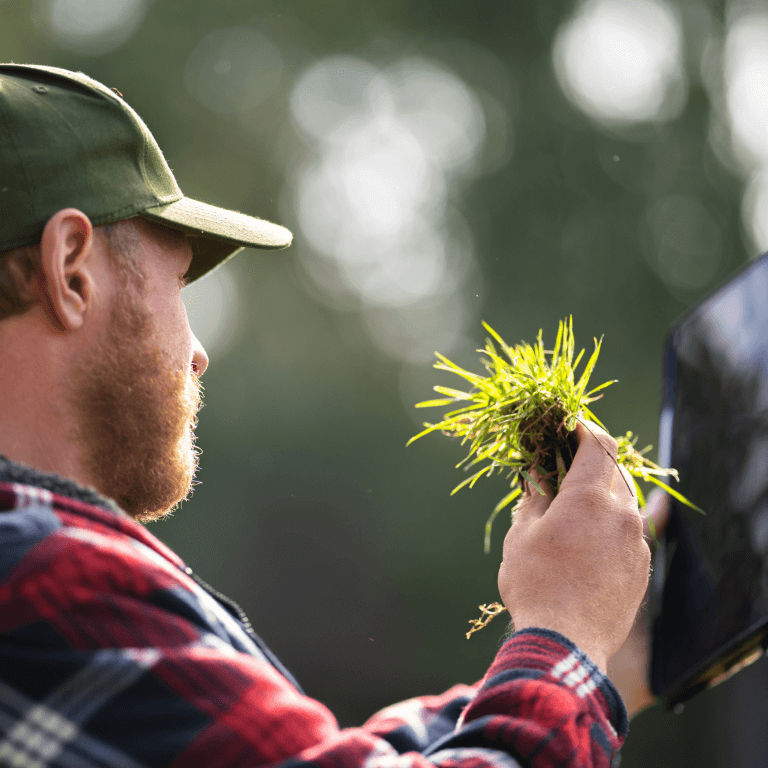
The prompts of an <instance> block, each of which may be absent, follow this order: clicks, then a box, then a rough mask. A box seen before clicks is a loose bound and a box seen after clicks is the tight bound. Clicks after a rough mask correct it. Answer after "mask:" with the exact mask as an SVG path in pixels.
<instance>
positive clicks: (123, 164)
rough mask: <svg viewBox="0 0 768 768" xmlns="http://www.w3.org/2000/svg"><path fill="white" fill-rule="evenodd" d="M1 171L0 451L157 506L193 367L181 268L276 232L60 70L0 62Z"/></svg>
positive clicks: (186, 412) (189, 274) (197, 349)
mask: <svg viewBox="0 0 768 768" xmlns="http://www.w3.org/2000/svg"><path fill="white" fill-rule="evenodd" d="M0 182H1V183H0V453H4V454H6V455H7V456H8V457H9V458H11V459H13V460H16V461H19V462H21V463H24V464H27V465H29V466H33V467H37V468H39V469H42V470H45V471H52V472H56V473H58V474H60V475H62V476H64V477H70V478H72V479H75V480H77V481H79V482H81V483H83V484H87V485H92V486H94V487H95V488H96V489H97V490H99V491H100V492H101V493H103V494H105V495H107V496H110V497H112V498H114V499H115V500H116V501H117V502H118V503H119V504H120V505H121V506H122V507H123V509H125V510H126V511H127V512H128V513H129V514H131V515H132V516H133V517H135V518H137V519H141V520H147V519H153V518H155V517H158V516H161V515H162V514H164V513H165V512H166V511H167V510H169V509H170V508H172V507H173V506H174V505H175V504H176V503H178V502H179V501H180V500H182V499H183V498H185V497H186V496H187V494H188V492H189V489H190V487H191V484H192V481H193V477H194V473H195V469H196V466H197V454H196V450H195V447H194V433H193V429H194V426H195V423H196V413H197V411H198V409H199V407H200V385H199V382H198V377H199V376H200V375H202V373H203V371H204V370H205V368H206V366H207V364H208V360H207V357H206V355H205V351H204V350H203V349H202V347H201V346H200V344H199V342H198V341H197V339H196V338H195V337H194V335H193V334H192V332H191V330H190V328H189V323H188V321H187V316H186V311H185V309H184V305H183V303H182V301H181V295H180V291H181V288H182V287H183V285H184V282H185V279H186V280H194V279H196V278H197V277H199V276H201V275H203V274H205V273H206V272H207V271H209V270H210V269H212V268H214V267H215V266H216V265H217V264H219V263H221V262H222V261H223V260H225V259H226V258H228V257H229V256H231V255H232V254H233V253H235V252H237V251H238V250H240V249H241V247H242V246H244V245H252V246H255V247H258V248H282V247H285V246H287V245H288V244H289V243H290V240H291V235H290V232H288V231H287V230H285V229H283V228H282V227H279V226H277V225H274V224H270V223H269V222H265V221H262V220H260V219H254V218H252V217H248V216H244V215H242V214H239V213H236V212H233V211H226V210H222V209H218V208H215V207H213V206H209V205H207V204H204V203H199V202H197V201H193V200H189V199H188V198H185V197H184V196H183V195H182V193H181V191H180V190H179V188H178V186H177V185H176V181H175V179H174V178H173V175H172V174H171V171H170V169H169V168H168V166H167V164H166V163H165V160H164V159H163V157H162V154H161V152H160V150H159V148H158V147H157V144H156V143H155V141H154V139H153V138H152V136H151V134H150V133H149V131H148V129H147V128H146V126H145V125H144V123H143V122H142V121H141V120H140V118H139V117H138V115H136V113H135V112H133V110H132V109H131V108H130V107H129V106H128V105H127V104H126V103H125V102H124V101H123V100H122V98H120V97H119V96H118V95H116V94H115V93H113V92H112V91H110V90H109V89H107V88H105V87H104V86H103V85H101V84H99V83H97V82H95V81H93V80H90V78H87V77H86V76H84V75H82V74H79V73H71V72H66V71H65V70H58V69H53V68H44V67H29V66H24V65H0ZM185 276H186V278H185Z"/></svg>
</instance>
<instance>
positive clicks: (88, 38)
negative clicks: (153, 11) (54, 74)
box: [42, 0, 149, 55]
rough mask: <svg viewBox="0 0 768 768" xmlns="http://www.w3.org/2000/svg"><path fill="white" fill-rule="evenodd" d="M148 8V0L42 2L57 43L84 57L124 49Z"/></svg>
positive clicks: (64, 0) (56, 0) (51, 0)
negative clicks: (123, 46) (122, 47)
mask: <svg viewBox="0 0 768 768" xmlns="http://www.w3.org/2000/svg"><path fill="white" fill-rule="evenodd" d="M46 5H47V7H46ZM148 6H149V3H148V0H110V1H109V2H104V0H48V2H47V3H45V0H42V7H43V10H44V11H45V13H44V14H43V15H44V16H45V17H47V19H48V23H49V24H50V29H51V32H52V33H53V36H54V38H55V39H56V42H57V43H59V44H60V45H61V46H62V47H64V48H68V49H70V50H73V51H76V52H77V53H82V54H86V55H101V54H104V53H109V52H110V51H113V50H115V49H116V48H119V47H120V46H121V45H123V43H125V42H126V41H128V40H129V39H130V38H131V37H132V36H133V34H134V33H135V32H136V30H137V29H138V28H139V26H141V23H142V22H143V21H144V17H145V16H146V13H147V10H148Z"/></svg>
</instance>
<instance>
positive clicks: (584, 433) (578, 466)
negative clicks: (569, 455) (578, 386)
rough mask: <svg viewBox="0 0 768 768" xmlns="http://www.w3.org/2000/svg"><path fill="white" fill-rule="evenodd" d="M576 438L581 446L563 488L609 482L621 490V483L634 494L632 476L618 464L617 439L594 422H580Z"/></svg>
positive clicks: (613, 487) (611, 486) (603, 484)
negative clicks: (625, 472) (623, 471)
mask: <svg viewBox="0 0 768 768" xmlns="http://www.w3.org/2000/svg"><path fill="white" fill-rule="evenodd" d="M576 439H577V440H578V442H579V448H578V450H577V451H576V455H575V456H574V458H573V463H572V464H571V468H570V469H569V470H568V472H567V474H566V476H565V479H564V480H563V482H562V486H561V490H565V489H566V488H567V487H568V486H569V485H576V484H591V485H600V486H604V487H606V486H607V487H609V488H611V490H614V491H617V492H619V493H620V492H621V491H620V489H619V487H618V486H619V485H620V486H622V487H623V488H624V490H625V492H626V493H628V494H629V495H630V496H633V497H634V495H635V494H634V493H633V491H632V490H631V478H630V479H629V480H628V479H627V476H626V474H624V473H622V472H621V469H620V468H619V466H618V462H617V456H618V445H617V443H616V441H615V440H614V439H613V438H612V437H611V436H610V435H609V434H608V433H607V432H606V431H605V430H604V429H602V428H601V427H599V426H597V424H594V423H593V422H584V423H582V422H578V423H577V424H576Z"/></svg>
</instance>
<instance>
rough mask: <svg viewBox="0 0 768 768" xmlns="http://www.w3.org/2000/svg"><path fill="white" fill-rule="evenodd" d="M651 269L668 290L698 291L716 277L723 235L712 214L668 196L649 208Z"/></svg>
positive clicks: (693, 201)
mask: <svg viewBox="0 0 768 768" xmlns="http://www.w3.org/2000/svg"><path fill="white" fill-rule="evenodd" d="M647 219H648V224H649V225H650V228H651V232H652V234H653V247H652V248H651V249H650V250H649V252H648V253H647V254H646V255H647V256H648V260H649V262H650V264H651V266H652V267H653V268H654V270H655V271H656V273H657V274H658V275H659V277H661V279H662V280H663V281H664V282H665V283H666V284H667V285H669V286H670V287H671V288H682V289H686V290H700V289H702V288H705V287H707V286H708V285H710V283H711V282H712V281H713V280H714V278H715V277H716V275H717V271H718V268H719V267H720V261H721V258H722V234H721V232H720V228H719V226H718V225H717V223H716V222H715V220H714V219H713V217H712V214H711V213H710V212H709V211H708V210H707V209H706V208H705V207H704V206H703V205H702V204H701V203H700V202H699V201H698V200H696V199H695V198H693V197H689V196H686V195H667V196H665V197H662V198H659V199H658V200H656V201H654V202H653V203H652V204H651V205H650V206H649V208H648V215H647Z"/></svg>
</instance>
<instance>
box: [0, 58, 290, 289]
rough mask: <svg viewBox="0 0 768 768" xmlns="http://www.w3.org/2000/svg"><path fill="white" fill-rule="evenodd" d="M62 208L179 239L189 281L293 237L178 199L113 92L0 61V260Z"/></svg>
mask: <svg viewBox="0 0 768 768" xmlns="http://www.w3.org/2000/svg"><path fill="white" fill-rule="evenodd" d="M63 208H78V209H80V210H81V211H83V213H85V214H86V215H87V216H88V217H89V218H90V219H91V221H92V222H93V224H94V226H98V225H100V224H108V223H111V222H114V221H120V220H121V219H128V218H131V217H133V216H142V217H143V218H145V219H149V220H151V221H155V222H157V223H159V224H163V225H165V226H167V227H170V228H172V229H177V230H181V231H182V232H186V233H187V234H188V235H189V236H190V238H191V240H190V242H191V244H192V250H193V253H194V256H193V259H192V266H191V267H190V269H189V273H188V275H187V277H188V279H189V280H190V281H191V280H196V279H197V278H198V277H201V276H202V275H204V274H206V273H207V272H209V271H210V270H212V269H213V268H214V267H216V266H218V265H219V264H221V263H222V262H224V261H225V260H226V259H228V258H230V257H231V256H234V255H235V254H236V253H237V252H238V251H240V250H241V249H242V248H243V247H245V246H251V247H254V248H270V249H274V248H285V247H287V246H289V245H290V244H291V239H292V235H291V233H290V232H289V231H288V230H287V229H285V228H284V227H281V226H278V225H277V224H271V223H270V222H268V221H264V220H263V219H257V218H255V217H253V216H246V215H245V214H242V213H238V212H236V211H229V210H226V209H224V208H217V207H216V206H213V205H208V204H207V203H202V202H200V201H198V200H191V199H190V198H188V197H184V195H183V194H182V192H181V190H180V189H179V185H178V184H177V183H176V179H175V178H174V176H173V173H172V172H171V169H170V168H169V167H168V164H167V163H166V161H165V158H164V157H163V153H162V152H161V151H160V147H158V145H157V142H156V141H155V139H154V138H153V136H152V134H151V133H150V132H149V129H148V128H147V126H146V125H145V124H144V122H143V121H142V119H141V118H140V117H139V116H138V115H137V114H136V112H134V110H133V109H132V108H131V107H129V106H128V104H127V103H126V102H125V101H124V100H123V99H122V98H121V97H120V95H118V93H117V92H115V91H114V90H112V89H110V88H107V87H106V86H104V85H102V84H101V83H99V82H97V81H96V80H93V79H91V78H90V77H88V76H87V75H84V74H82V73H81V72H69V71H68V70H65V69H58V68H56V67H43V66H36V65H29V64H0V253H2V252H4V251H7V250H10V249H12V248H18V247H21V246H24V245H33V244H35V243H38V242H40V238H41V236H42V233H43V228H44V227H45V224H46V222H47V221H48V219H49V218H50V217H51V216H52V215H53V214H54V213H56V212H57V211H59V210H61V209H63Z"/></svg>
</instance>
